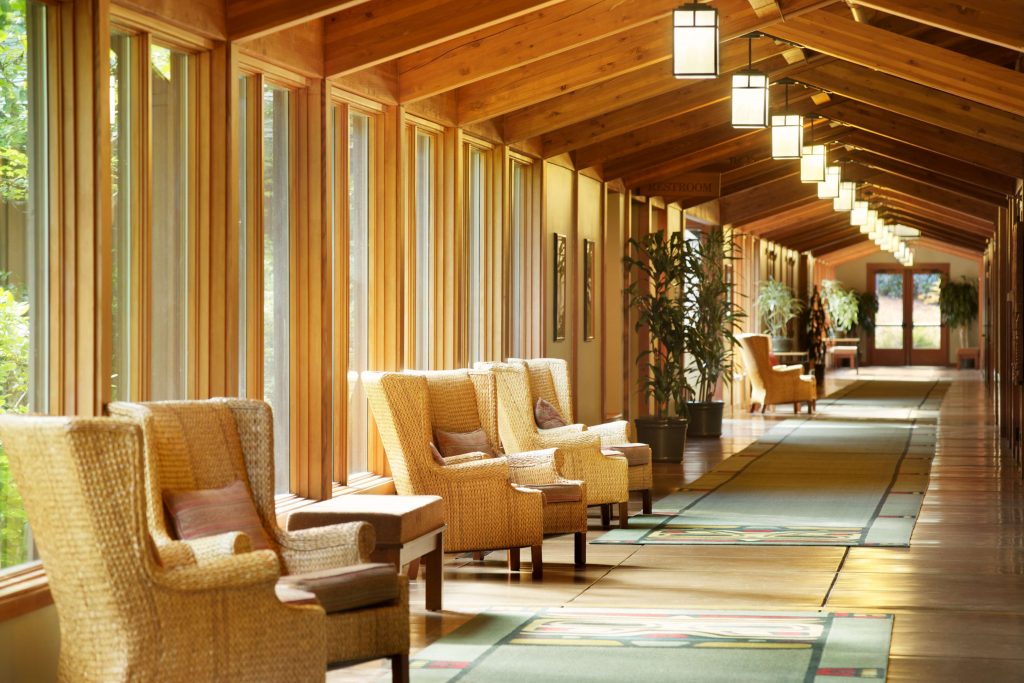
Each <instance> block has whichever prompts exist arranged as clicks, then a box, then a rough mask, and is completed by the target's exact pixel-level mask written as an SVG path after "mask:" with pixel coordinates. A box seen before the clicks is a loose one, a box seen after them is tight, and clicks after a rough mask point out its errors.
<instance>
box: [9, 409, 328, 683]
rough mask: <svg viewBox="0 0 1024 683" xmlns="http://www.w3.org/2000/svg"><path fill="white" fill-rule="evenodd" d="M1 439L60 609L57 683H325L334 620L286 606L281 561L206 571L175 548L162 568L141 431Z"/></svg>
mask: <svg viewBox="0 0 1024 683" xmlns="http://www.w3.org/2000/svg"><path fill="white" fill-rule="evenodd" d="M0 439H2V441H3V444H4V450H5V451H6V453H7V457H8V458H9V459H10V464H11V469H12V471H13V473H14V479H15V481H16V482H17V485H18V489H19V491H20V492H21V495H22V498H23V500H24V502H25V509H26V512H27V513H28V518H29V521H30V522H31V524H32V533H33V537H34V538H35V541H36V543H37V546H38V548H39V553H40V555H41V556H42V559H43V565H44V566H45V567H46V574H47V577H48V578H49V584H50V592H51V594H52V595H53V600H54V603H55V604H56V606H57V615H58V619H59V622H60V632H61V644H60V664H59V678H60V680H62V681H97V682H102V683H112V682H116V681H161V682H164V683H174V682H178V681H180V682H182V683H202V682H208V683H212V682H214V681H261V682H262V681H276V682H285V681H294V682H301V681H323V680H324V672H325V659H324V612H323V610H322V609H321V608H320V607H319V606H317V605H304V606H293V605H286V604H283V603H282V602H280V601H279V600H278V598H277V597H276V595H275V594H274V589H275V584H276V583H277V580H278V575H279V572H280V564H279V562H278V558H277V557H276V556H275V555H274V553H272V552H270V551H268V550H261V551H256V552H251V553H245V554H241V555H223V556H221V557H219V558H217V559H209V560H208V561H207V562H205V563H203V564H197V563H196V558H195V557H194V555H193V553H192V550H191V548H190V547H189V546H188V545H185V544H183V543H169V544H167V545H166V546H165V547H164V549H163V552H162V553H161V556H162V558H163V563H162V564H163V566H161V565H160V564H158V563H157V561H156V558H155V557H154V554H153V549H152V545H151V543H150V542H149V538H148V529H147V525H146V514H145V507H146V500H145V498H146V497H145V490H146V483H145V480H144V476H143V464H142V440H141V435H140V433H139V429H138V427H137V426H135V425H132V424H128V423H126V422H124V421H120V420H111V419H84V418H77V419H75V418H42V417H4V418H0ZM0 668H2V666H0ZM0 678H2V676H0Z"/></svg>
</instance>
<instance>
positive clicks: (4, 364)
mask: <svg viewBox="0 0 1024 683" xmlns="http://www.w3.org/2000/svg"><path fill="white" fill-rule="evenodd" d="M45 48H46V25H45V10H44V7H43V6H42V5H41V4H38V3H35V2H29V3H27V5H26V3H24V2H22V3H18V2H12V3H6V4H5V5H4V8H3V9H0V412H6V413H27V412H30V411H31V412H36V411H45V410H46V407H47V406H46V398H47V397H46V387H47V372H46V367H47V365H46V359H47V325H46V319H47V305H46V302H47V286H48V283H47V276H46V274H47V262H48V261H47V240H46V235H47V228H48V218H49V217H48V214H47V186H46V178H47V168H48V165H47V159H48V150H47V136H46V130H47V112H46V89H47V84H46V66H45V64H46V54H45ZM31 553H32V544H31V537H30V534H29V531H28V524H27V522H26V519H25V511H24V509H23V507H22V503H21V498H20V497H19V496H18V492H17V489H16V487H15V485H14V481H13V479H12V477H11V473H10V470H9V469H8V466H7V459H6V457H5V456H4V454H3V449H2V446H0V568H4V567H10V566H13V565H16V564H21V563H23V562H26V561H27V560H29V559H30V558H31Z"/></svg>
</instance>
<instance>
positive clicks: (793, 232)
mask: <svg viewBox="0 0 1024 683" xmlns="http://www.w3.org/2000/svg"><path fill="white" fill-rule="evenodd" d="M819 205H822V206H823V205H825V201H824V200H822V201H820V202H815V203H814V204H813V206H819ZM828 208H829V209H830V211H829V213H828V214H826V215H819V216H818V217H817V218H814V219H805V220H801V221H790V222H788V223H787V224H784V225H778V226H776V227H774V228H772V229H771V230H763V231H761V232H760V236H762V237H764V238H765V239H770V240H772V241H775V242H780V243H785V242H787V241H793V240H796V239H799V238H800V237H801V236H806V235H809V234H815V233H820V232H824V231H835V230H839V229H840V228H848V227H850V222H849V221H847V220H844V219H843V218H841V217H839V215H838V214H837V213H836V212H834V211H831V208H832V207H831V206H829V207H828ZM744 232H746V229H744Z"/></svg>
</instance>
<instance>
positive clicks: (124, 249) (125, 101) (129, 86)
mask: <svg viewBox="0 0 1024 683" xmlns="http://www.w3.org/2000/svg"><path fill="white" fill-rule="evenodd" d="M134 42H135V41H134V39H133V38H132V36H130V35H128V34H126V33H122V32H120V31H111V34H110V162H111V168H110V175H111V189H112V190H113V196H112V204H111V208H112V212H111V218H112V221H111V231H112V238H113V246H114V248H113V280H112V284H113V290H112V294H113V296H112V302H113V308H112V310H111V318H112V321H113V330H112V332H113V339H112V347H113V358H112V363H111V376H110V386H111V392H110V393H111V398H112V399H113V400H115V401H124V400H128V399H130V398H132V394H131V384H130V383H131V380H132V377H131V365H130V363H131V358H132V354H131V348H132V328H131V320H132V313H133V310H132V269H131V266H132V248H133V246H134V242H135V241H134V240H133V239H132V226H133V225H134V224H135V220H134V213H133V212H134V210H135V206H136V201H135V198H134V197H133V195H134V193H135V190H136V182H135V179H136V170H135V167H136V164H137V157H136V153H137V149H138V145H136V144H134V143H133V141H134V140H136V139H137V131H136V126H137V125H138V122H137V121H135V120H134V117H133V116H132V106H133V103H134V102H135V100H136V98H137V95H136V93H135V88H134V85H133V84H134V83H135V82H136V75H135V73H134V72H135V70H136V69H137V68H138V67H137V64H136V63H135V60H134V59H133V55H134V49H135V44H134Z"/></svg>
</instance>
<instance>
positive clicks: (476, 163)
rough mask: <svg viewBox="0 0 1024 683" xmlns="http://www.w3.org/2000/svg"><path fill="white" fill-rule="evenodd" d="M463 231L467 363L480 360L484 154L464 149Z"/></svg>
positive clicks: (472, 148) (485, 215) (482, 338)
mask: <svg viewBox="0 0 1024 683" xmlns="http://www.w3.org/2000/svg"><path fill="white" fill-rule="evenodd" d="M466 152H467V154H466V157H467V158H466V190H467V192H466V211H467V215H466V231H467V233H468V237H469V240H468V241H469V292H468V294H469V297H468V298H469V301H468V302H467V304H468V306H469V311H468V313H469V315H468V322H469V362H470V364H473V363H475V362H476V361H479V360H484V357H483V355H484V354H483V346H484V329H483V323H484V311H483V309H484V296H483V292H484V242H485V234H484V231H485V229H486V227H485V226H486V225H487V196H488V195H487V193H488V189H489V188H488V183H487V161H488V150H484V149H481V148H480V147H477V146H475V145H467V147H466Z"/></svg>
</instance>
